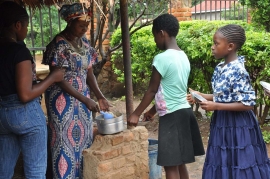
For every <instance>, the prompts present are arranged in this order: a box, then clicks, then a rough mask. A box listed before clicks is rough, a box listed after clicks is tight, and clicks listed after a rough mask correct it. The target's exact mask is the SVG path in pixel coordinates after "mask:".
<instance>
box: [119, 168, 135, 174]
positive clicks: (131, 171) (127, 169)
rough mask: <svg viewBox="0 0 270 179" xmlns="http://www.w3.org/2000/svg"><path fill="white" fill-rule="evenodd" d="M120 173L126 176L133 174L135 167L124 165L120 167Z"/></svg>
mask: <svg viewBox="0 0 270 179" xmlns="http://www.w3.org/2000/svg"><path fill="white" fill-rule="evenodd" d="M121 173H122V174H123V175H124V176H125V177H126V176H130V175H134V174H135V167H134V166H126V167H125V168H122V170H121Z"/></svg>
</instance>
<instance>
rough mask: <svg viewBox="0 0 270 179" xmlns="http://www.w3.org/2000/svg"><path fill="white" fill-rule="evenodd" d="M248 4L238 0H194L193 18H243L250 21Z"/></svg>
mask: <svg viewBox="0 0 270 179" xmlns="http://www.w3.org/2000/svg"><path fill="white" fill-rule="evenodd" d="M248 11H249V9H248V8H247V7H246V6H242V5H241V4H240V3H239V1H238V0H205V1H201V0H193V6H192V8H191V13H192V19H193V20H243V21H248V20H249V17H248Z"/></svg>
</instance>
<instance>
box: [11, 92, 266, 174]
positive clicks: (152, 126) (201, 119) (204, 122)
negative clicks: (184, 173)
mask: <svg viewBox="0 0 270 179" xmlns="http://www.w3.org/2000/svg"><path fill="white" fill-rule="evenodd" d="M108 100H109V102H110V104H111V105H112V107H111V108H110V111H111V112H112V113H118V112H120V113H122V114H123V118H124V120H126V103H125V100H121V99H120V98H112V99H109V98H108ZM140 100H141V99H140V97H134V100H133V105H134V109H135V108H136V107H137V106H138V105H139V103H140ZM150 108H151V105H150V106H149V107H148V108H147V109H146V110H145V112H146V111H147V110H148V109H150ZM195 115H196V116H197V121H198V125H199V128H200V131H201V136H202V141H203V144H204V148H205V149H206V148H207V142H208V136H209V126H210V119H209V118H207V116H206V115H205V112H204V110H201V109H199V112H198V113H196V114H195ZM140 119H142V116H141V118H140ZM138 125H144V126H145V127H146V128H147V129H148V133H149V138H153V139H157V138H158V116H157V115H156V116H155V117H154V120H153V121H151V122H139V124H138ZM264 130H266V131H270V125H267V126H265V127H263V128H262V131H264ZM267 149H268V156H270V144H267ZM199 160H202V161H201V162H197V163H198V164H200V165H202V164H201V163H203V160H204V158H201V159H199ZM196 161H197V159H196ZM195 163H196V162H195ZM201 167H202V166H199V167H197V170H200V171H201ZM189 170H190V169H189ZM163 173H164V172H163ZM198 175H200V173H199V174H198ZM163 178H164V175H163ZM191 178H192V177H191ZM194 178H200V177H199V176H198V177H194ZM13 179H24V177H23V166H22V159H21V157H20V158H19V160H18V163H17V166H16V169H15V174H14V177H13Z"/></svg>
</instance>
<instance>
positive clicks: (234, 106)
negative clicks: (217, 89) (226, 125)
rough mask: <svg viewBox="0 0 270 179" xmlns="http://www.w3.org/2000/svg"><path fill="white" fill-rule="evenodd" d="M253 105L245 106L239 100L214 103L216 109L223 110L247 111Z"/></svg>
mask: <svg viewBox="0 0 270 179" xmlns="http://www.w3.org/2000/svg"><path fill="white" fill-rule="evenodd" d="M253 108H254V106H246V105H244V104H243V103H241V102H235V103H216V110H224V111H248V110H252V109H253Z"/></svg>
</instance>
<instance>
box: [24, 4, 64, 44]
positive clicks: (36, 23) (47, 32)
mask: <svg viewBox="0 0 270 179" xmlns="http://www.w3.org/2000/svg"><path fill="white" fill-rule="evenodd" d="M50 12H51V21H50V18H49V17H50V16H49V8H47V7H46V8H43V9H41V10H40V11H39V10H36V11H35V12H34V13H33V14H32V18H31V19H30V22H31V21H32V24H33V30H32V34H31V25H30V23H29V26H28V35H27V37H26V39H25V43H26V45H27V47H44V46H46V45H47V44H49V42H50V41H51V40H52V39H53V37H54V36H55V35H56V34H58V33H59V32H60V29H59V25H58V21H59V17H58V11H57V9H56V7H54V6H52V7H51V10H50ZM40 13H41V14H42V17H41V18H42V19H41V20H40ZM28 14H30V12H28ZM41 22H42V29H41ZM50 23H52V28H50ZM60 26H61V30H63V29H64V28H65V26H66V22H65V21H64V20H62V19H60ZM31 36H33V38H34V46H33V45H32V39H31ZM42 37H43V39H42Z"/></svg>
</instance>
